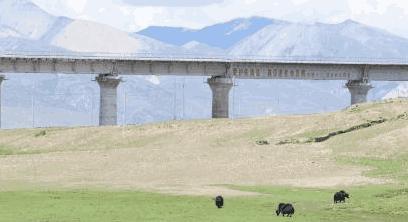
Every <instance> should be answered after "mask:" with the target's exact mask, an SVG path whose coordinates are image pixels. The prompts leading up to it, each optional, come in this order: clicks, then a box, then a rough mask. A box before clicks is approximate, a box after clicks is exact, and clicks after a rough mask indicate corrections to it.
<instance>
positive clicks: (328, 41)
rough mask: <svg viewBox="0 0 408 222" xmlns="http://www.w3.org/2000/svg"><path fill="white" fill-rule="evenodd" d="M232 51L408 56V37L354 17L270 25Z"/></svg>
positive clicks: (351, 56)
mask: <svg viewBox="0 0 408 222" xmlns="http://www.w3.org/2000/svg"><path fill="white" fill-rule="evenodd" d="M230 53H231V54H232V55H256V56H272V57H282V56H283V57H314V58H347V57H349V58H401V59H402V58H406V57H407V55H408V39H404V38H401V37H398V36H396V35H393V34H390V33H387V32H386V31H383V30H380V29H376V28H373V27H369V26H366V25H363V24H360V23H357V22H354V21H351V20H348V21H345V22H343V23H339V24H334V25H328V24H319V23H318V24H314V25H309V24H285V25H279V26H276V25H270V26H267V27H265V28H263V29H262V30H260V31H259V32H257V33H255V34H254V35H251V36H249V37H248V38H246V39H244V40H242V41H241V42H239V43H237V44H236V45H234V47H232V48H231V49H230Z"/></svg>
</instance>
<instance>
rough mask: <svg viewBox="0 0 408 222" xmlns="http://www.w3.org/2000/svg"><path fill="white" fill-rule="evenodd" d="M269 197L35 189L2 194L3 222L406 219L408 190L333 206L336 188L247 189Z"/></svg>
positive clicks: (361, 195)
mask: <svg viewBox="0 0 408 222" xmlns="http://www.w3.org/2000/svg"><path fill="white" fill-rule="evenodd" d="M241 189H244V190H250V191H256V192H260V193H262V194H265V195H260V196H256V197H232V198H227V199H226V200H225V208H223V209H216V207H215V206H214V203H213V201H212V200H211V198H209V197H189V196H169V195H163V194H151V193H139V192H126V191H120V192H119V191H118V192H108V191H99V192H98V191H84V190H82V191H52V192H51V191H43V192H40V191H33V192H28V191H25V192H3V193H0V216H1V219H0V221H4V222H9V221H10V222H12V221H95V222H104V221H106V222H108V221H109V222H110V221H169V222H172V221H175V222H178V221H202V222H207V221H226V222H228V221H231V222H232V221H243V222H244V221H260V222H261V221H311V222H314V221H339V222H340V221H350V222H353V221H378V222H383V221H395V222H398V221H401V222H403V221H406V218H407V216H408V189H406V188H403V187H390V186H368V187H354V188H350V190H349V192H351V194H352V197H351V199H349V201H348V202H347V203H346V204H339V205H333V204H332V195H333V192H334V191H335V190H334V189H331V190H328V189H297V188H277V187H274V188H271V187H246V188H242V187H241ZM280 201H283V202H285V201H290V202H292V203H293V204H294V206H295V208H296V214H295V216H294V217H293V218H282V217H277V216H276V215H275V213H274V210H275V207H276V204H277V203H279V202H280Z"/></svg>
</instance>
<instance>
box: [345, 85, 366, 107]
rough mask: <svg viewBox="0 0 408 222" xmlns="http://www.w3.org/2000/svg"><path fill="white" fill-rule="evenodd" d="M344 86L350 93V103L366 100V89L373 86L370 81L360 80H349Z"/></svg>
mask: <svg viewBox="0 0 408 222" xmlns="http://www.w3.org/2000/svg"><path fill="white" fill-rule="evenodd" d="M346 87H347V88H348V89H349V91H350V94H351V105H354V104H358V103H365V102H367V94H368V91H370V89H372V88H373V87H372V85H371V84H370V82H368V81H362V80H350V81H349V82H348V83H347V84H346Z"/></svg>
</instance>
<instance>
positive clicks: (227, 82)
mask: <svg viewBox="0 0 408 222" xmlns="http://www.w3.org/2000/svg"><path fill="white" fill-rule="evenodd" d="M208 85H210V88H211V91H212V118H228V117H229V92H230V90H231V88H232V86H233V81H232V79H231V78H228V77H221V76H214V77H211V78H209V79H208Z"/></svg>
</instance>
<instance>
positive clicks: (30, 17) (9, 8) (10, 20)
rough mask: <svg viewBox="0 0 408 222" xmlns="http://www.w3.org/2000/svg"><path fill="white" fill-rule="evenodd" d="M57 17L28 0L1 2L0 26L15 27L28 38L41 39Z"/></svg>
mask: <svg viewBox="0 0 408 222" xmlns="http://www.w3.org/2000/svg"><path fill="white" fill-rule="evenodd" d="M55 19H56V17H54V16H52V15H50V14H48V13H47V12H45V11H44V10H42V9H41V8H39V7H38V6H36V5H35V4H33V3H32V2H30V1H27V0H1V1H0V25H5V26H8V27H13V29H15V30H16V31H17V32H19V33H21V34H22V35H24V37H26V38H31V39H39V38H41V37H42V36H43V35H44V34H45V33H46V32H47V31H48V29H49V28H50V27H51V26H52V24H53V23H54V21H55Z"/></svg>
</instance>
